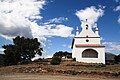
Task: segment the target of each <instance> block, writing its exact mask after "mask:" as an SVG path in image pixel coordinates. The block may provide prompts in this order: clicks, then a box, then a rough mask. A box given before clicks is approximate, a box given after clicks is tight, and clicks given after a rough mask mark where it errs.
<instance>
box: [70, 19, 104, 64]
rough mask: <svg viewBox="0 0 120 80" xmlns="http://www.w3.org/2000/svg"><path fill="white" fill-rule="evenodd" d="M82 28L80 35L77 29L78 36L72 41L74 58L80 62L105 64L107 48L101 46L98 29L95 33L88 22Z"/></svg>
mask: <svg viewBox="0 0 120 80" xmlns="http://www.w3.org/2000/svg"><path fill="white" fill-rule="evenodd" d="M81 27H82V31H81V32H80V33H79V29H78V27H77V28H76V36H75V37H74V39H73V41H72V58H76V61H78V62H85V63H103V64H105V46H104V45H102V44H101V37H100V35H99V30H98V27H96V28H95V31H93V30H92V26H91V25H90V24H89V23H88V22H87V20H86V21H85V22H84V24H82V26H81Z"/></svg>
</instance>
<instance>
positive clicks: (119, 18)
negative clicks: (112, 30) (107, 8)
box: [114, 5, 120, 23]
mask: <svg viewBox="0 0 120 80" xmlns="http://www.w3.org/2000/svg"><path fill="white" fill-rule="evenodd" d="M114 11H120V5H119V6H117V7H116V8H115V9H114ZM118 23H120V15H119V16H118Z"/></svg>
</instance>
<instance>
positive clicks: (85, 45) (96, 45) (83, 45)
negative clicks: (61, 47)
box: [75, 44, 104, 47]
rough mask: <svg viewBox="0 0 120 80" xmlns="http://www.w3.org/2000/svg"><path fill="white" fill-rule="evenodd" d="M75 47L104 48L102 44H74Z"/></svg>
mask: <svg viewBox="0 0 120 80" xmlns="http://www.w3.org/2000/svg"><path fill="white" fill-rule="evenodd" d="M75 46H76V47H104V45H102V44H75Z"/></svg>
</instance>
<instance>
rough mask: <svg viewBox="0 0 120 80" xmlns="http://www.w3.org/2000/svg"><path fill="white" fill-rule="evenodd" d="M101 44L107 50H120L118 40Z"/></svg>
mask: <svg viewBox="0 0 120 80" xmlns="http://www.w3.org/2000/svg"><path fill="white" fill-rule="evenodd" d="M103 44H104V45H105V46H106V47H105V48H106V51H108V52H117V53H119V52H120V42H104V43H103Z"/></svg>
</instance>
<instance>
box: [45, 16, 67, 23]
mask: <svg viewBox="0 0 120 80" xmlns="http://www.w3.org/2000/svg"><path fill="white" fill-rule="evenodd" d="M64 21H68V18H64V17H59V18H53V19H50V20H48V22H45V23H44V24H45V25H47V24H51V23H62V22H64Z"/></svg>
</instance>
